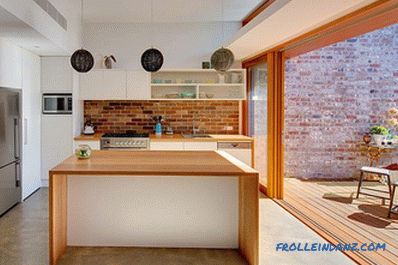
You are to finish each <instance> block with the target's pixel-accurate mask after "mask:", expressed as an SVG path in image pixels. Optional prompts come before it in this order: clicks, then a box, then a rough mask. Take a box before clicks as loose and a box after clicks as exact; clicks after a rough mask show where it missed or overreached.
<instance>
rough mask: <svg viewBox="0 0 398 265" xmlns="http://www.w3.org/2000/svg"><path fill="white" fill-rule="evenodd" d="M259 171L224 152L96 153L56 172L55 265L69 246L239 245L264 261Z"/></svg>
mask: <svg viewBox="0 0 398 265" xmlns="http://www.w3.org/2000/svg"><path fill="white" fill-rule="evenodd" d="M258 204H259V197H258V172H257V171H255V170H254V169H252V168H250V167H248V166H247V165H245V164H244V163H242V162H240V161H239V160H237V159H235V158H234V157H232V156H230V155H228V154H227V153H225V152H221V151H133V152H132V151H128V152H124V151H94V152H93V154H92V157H91V158H90V159H88V160H79V159H77V158H76V157H74V156H71V157H69V158H68V159H66V160H65V161H63V162H62V163H61V164H59V165H58V166H56V167H55V168H53V169H52V170H51V171H50V193H49V209H50V219H49V220H50V221H49V225H50V257H49V258H50V265H55V264H57V262H58V260H59V258H60V257H61V256H62V255H63V254H64V252H65V250H66V248H67V246H91V247H93V246H101V247H102V246H111V247H170V248H218V249H234V248H236V249H239V250H240V252H241V253H242V255H243V256H244V257H245V258H246V260H247V262H248V263H249V264H255V265H257V264H258V249H259V215H258V211H259V206H258Z"/></svg>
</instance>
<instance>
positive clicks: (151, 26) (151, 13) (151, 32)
mask: <svg viewBox="0 0 398 265" xmlns="http://www.w3.org/2000/svg"><path fill="white" fill-rule="evenodd" d="M153 32H154V30H153V0H151V48H152V49H153Z"/></svg>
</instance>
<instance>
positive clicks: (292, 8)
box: [227, 0, 376, 60]
mask: <svg viewBox="0 0 398 265" xmlns="http://www.w3.org/2000/svg"><path fill="white" fill-rule="evenodd" d="M375 1H376V0H278V1H275V2H274V3H273V4H272V5H271V6H269V7H268V8H267V9H266V10H264V11H263V12H262V13H261V14H260V15H259V16H257V17H256V18H255V19H254V20H252V21H251V22H250V23H249V24H248V25H246V26H245V27H243V28H241V29H240V30H239V32H238V33H237V34H236V35H235V37H234V39H233V41H231V43H230V44H229V45H227V46H228V48H230V49H231V50H232V51H233V52H234V54H235V57H236V58H237V59H240V60H241V59H247V58H249V57H252V56H254V55H256V54H259V53H261V52H262V51H265V50H269V49H271V48H273V47H275V46H277V45H280V44H282V43H284V42H287V41H289V40H291V39H293V38H295V37H298V36H300V35H302V34H304V33H306V32H309V31H311V30H313V29H316V28H318V27H320V26H322V25H324V24H326V23H328V22H331V21H333V20H336V19H337V18H340V17H342V16H344V15H346V14H349V13H351V12H353V11H355V10H358V9H360V8H362V7H364V6H366V5H369V4H371V3H373V2H375Z"/></svg>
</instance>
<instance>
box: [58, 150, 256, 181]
mask: <svg viewBox="0 0 398 265" xmlns="http://www.w3.org/2000/svg"><path fill="white" fill-rule="evenodd" d="M51 174H57V175H58V174H61V175H62V174H68V175H73V174H75V175H148V176H163V175H164V176H184V175H190V176H247V175H256V174H257V172H256V171H245V170H243V169H241V168H240V167H238V166H236V165H235V164H234V163H232V162H230V161H229V160H227V159H225V158H224V157H223V156H221V155H220V154H219V153H218V152H215V151H93V153H92V156H91V158H90V159H88V160H80V159H77V158H76V157H75V156H71V157H69V158H67V159H66V160H65V161H63V162H62V163H61V164H59V165H58V166H56V167H55V168H53V169H52V170H51V171H50V175H51Z"/></svg>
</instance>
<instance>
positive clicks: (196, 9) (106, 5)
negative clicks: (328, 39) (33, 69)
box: [83, 0, 335, 23]
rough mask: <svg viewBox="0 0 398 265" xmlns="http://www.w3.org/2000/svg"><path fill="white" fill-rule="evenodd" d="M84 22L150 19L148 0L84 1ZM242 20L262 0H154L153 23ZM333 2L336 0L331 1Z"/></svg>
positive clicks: (147, 20)
mask: <svg viewBox="0 0 398 265" xmlns="http://www.w3.org/2000/svg"><path fill="white" fill-rule="evenodd" d="M83 1H84V2H83V3H84V22H85V23H143V22H150V21H151V1H149V0H83ZM221 1H223V5H224V21H242V20H243V19H244V18H245V17H246V16H247V15H248V14H249V13H250V12H251V11H252V10H254V9H255V8H256V7H257V6H258V5H259V4H260V3H261V2H262V1H263V0H153V21H154V22H171V23H176V22H177V23H178V22H216V21H222V20H223V19H222V2H221ZM333 1H335V0H333Z"/></svg>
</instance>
